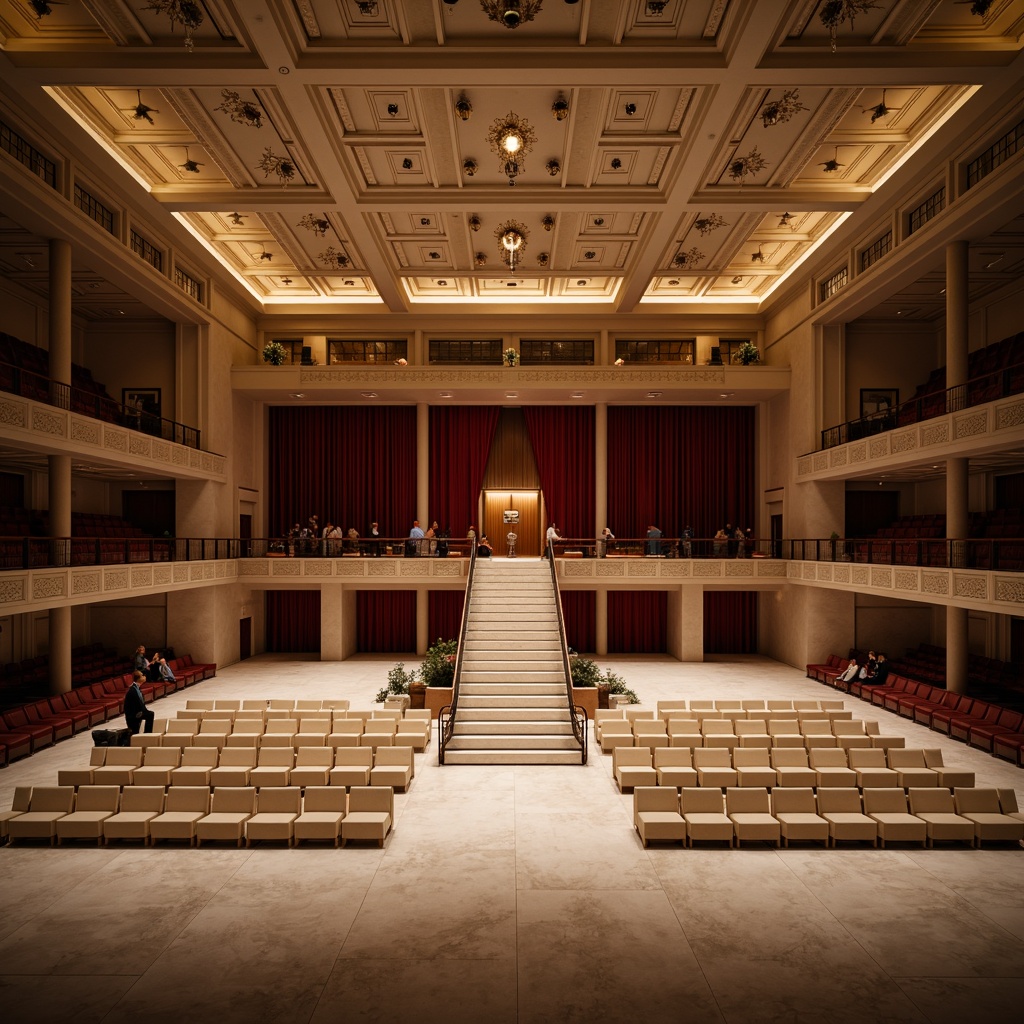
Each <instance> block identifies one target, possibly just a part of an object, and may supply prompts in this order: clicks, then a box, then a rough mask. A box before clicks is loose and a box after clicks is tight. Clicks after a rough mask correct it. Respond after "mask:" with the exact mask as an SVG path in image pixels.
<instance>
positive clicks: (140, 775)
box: [126, 747, 181, 791]
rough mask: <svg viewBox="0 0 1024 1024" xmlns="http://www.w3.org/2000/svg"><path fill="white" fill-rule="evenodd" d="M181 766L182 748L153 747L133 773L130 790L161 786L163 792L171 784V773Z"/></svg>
mask: <svg viewBox="0 0 1024 1024" xmlns="http://www.w3.org/2000/svg"><path fill="white" fill-rule="evenodd" d="M180 764H181V747H152V748H150V749H148V750H147V751H146V756H145V758H143V761H142V765H141V767H139V768H136V769H135V771H134V772H133V773H132V785H131V787H130V788H134V787H136V786H142V787H146V788H148V787H152V786H159V787H160V789H161V791H162V790H163V788H164V786H169V785H170V784H171V772H173V771H174V769H175V768H177V767H178V766H179V765H180ZM127 788H129V787H126V789H127Z"/></svg>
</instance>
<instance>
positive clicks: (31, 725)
mask: <svg viewBox="0 0 1024 1024" xmlns="http://www.w3.org/2000/svg"><path fill="white" fill-rule="evenodd" d="M170 665H171V671H172V672H173V673H174V675H175V677H176V678H175V682H173V683H165V682H158V683H148V682H147V683H142V684H141V686H142V692H143V693H144V694H145V696H146V699H147V700H156V699H158V698H160V697H163V696H166V695H167V694H168V693H173V692H175V691H176V690H182V689H184V688H185V687H186V686H192V685H194V684H195V683H199V682H202V681H203V680H204V679H210V678H212V677H213V676H215V675H216V674H217V666H216V665H214V664H196V663H195V662H193V661H192V657H191V655H188V654H186V655H185V656H184V657H181V658H175V659H174V660H173V661H172V662H171V663H170ZM131 682H132V674H131V673H130V672H126V673H124V674H123V675H119V676H114V677H112V678H110V679H104V680H103V682H101V683H93V684H92V685H91V686H81V687H76V688H75V689H72V690H70V691H69V692H68V693H62V694H60V695H59V696H56V697H44V698H42V699H41V700H36V701H32V702H31V703H29V704H23V705H22V706H20V707H17V708H11V709H9V710H7V711H5V712H3V714H2V715H0V721H2V731H0V766H5V765H7V764H9V763H10V762H11V761H14V760H16V759H17V758H19V757H26V756H28V755H29V754H33V753H35V752H36V751H37V750H41V749H43V748H44V747H48V746H50V745H51V744H52V743H56V742H57V741H58V740H63V739H67V738H69V737H70V736H73V735H74V734H75V733H78V732H82V731H83V730H85V729H91V728H93V727H94V726H96V725H100V724H102V723H103V722H105V721H107V720H108V719H111V718H116V717H117V716H118V715H120V714H122V713H123V712H124V694H125V691H126V690H127V689H128V687H129V686H131Z"/></svg>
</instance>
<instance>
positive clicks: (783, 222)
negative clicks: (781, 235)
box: [779, 213, 793, 231]
mask: <svg viewBox="0 0 1024 1024" xmlns="http://www.w3.org/2000/svg"><path fill="white" fill-rule="evenodd" d="M792 219H793V214H791V213H784V214H782V215H781V216H780V217H779V227H780V228H789V229H790V230H791V231H792V230H793V225H792V224H790V223H789V222H790V221H791V220H792Z"/></svg>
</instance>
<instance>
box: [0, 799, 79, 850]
mask: <svg viewBox="0 0 1024 1024" xmlns="http://www.w3.org/2000/svg"><path fill="white" fill-rule="evenodd" d="M74 809H75V790H74V787H72V786H34V787H33V788H32V795H31V797H30V798H29V803H28V810H27V811H25V812H23V813H22V814H19V815H18V816H17V817H15V818H11V819H10V820H9V821H8V822H7V837H8V839H9V841H10V842H12V843H13V842H14V841H15V840H16V839H49V840H50V845H51V846H53V844H54V842H55V841H56V839H57V822H58V821H59V820H60V819H61V818H63V817H64V815H66V814H70V813H71V812H72V811H73V810H74Z"/></svg>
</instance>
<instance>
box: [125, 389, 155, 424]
mask: <svg viewBox="0 0 1024 1024" xmlns="http://www.w3.org/2000/svg"><path fill="white" fill-rule="evenodd" d="M121 404H122V405H123V406H124V407H125V411H126V413H127V415H128V418H129V420H130V421H131V425H132V426H136V425H139V424H142V423H145V422H147V421H148V422H149V423H154V422H156V421H157V420H159V419H160V415H161V413H160V388H121Z"/></svg>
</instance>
